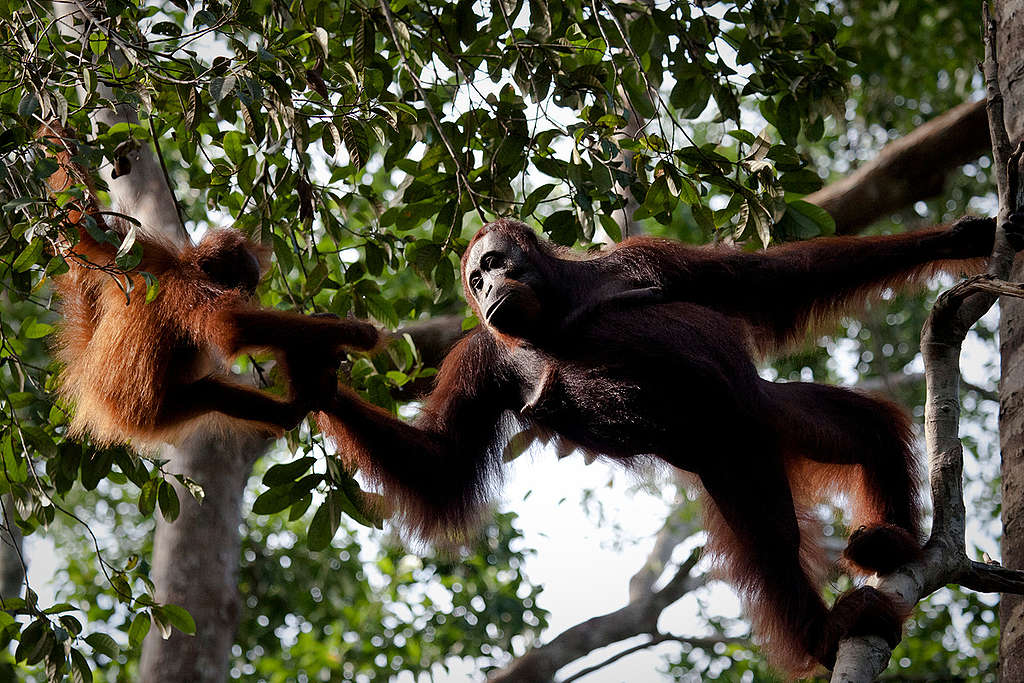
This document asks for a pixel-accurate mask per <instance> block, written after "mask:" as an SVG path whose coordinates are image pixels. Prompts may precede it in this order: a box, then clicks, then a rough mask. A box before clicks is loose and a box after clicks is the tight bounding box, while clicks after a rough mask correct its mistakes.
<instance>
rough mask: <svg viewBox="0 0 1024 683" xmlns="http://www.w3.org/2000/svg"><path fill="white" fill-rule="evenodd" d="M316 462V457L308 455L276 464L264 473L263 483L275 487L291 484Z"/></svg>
mask: <svg viewBox="0 0 1024 683" xmlns="http://www.w3.org/2000/svg"><path fill="white" fill-rule="evenodd" d="M315 462H316V458H314V457H312V456H306V457H304V458H299V459H298V460H295V461H293V462H289V463H284V464H280V465H274V466H273V467H271V468H270V469H269V470H267V473H266V474H264V475H263V485H264V486H269V487H273V486H282V485H284V484H291V483H292V482H294V481H295V480H296V479H298V478H299V475H302V474H305V472H306V470H308V469H309V468H310V467H312V466H313V463H315ZM282 509H283V508H282Z"/></svg>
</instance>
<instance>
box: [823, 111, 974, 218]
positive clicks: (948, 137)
mask: <svg viewBox="0 0 1024 683" xmlns="http://www.w3.org/2000/svg"><path fill="white" fill-rule="evenodd" d="M988 149H989V132H988V128H987V124H986V118H985V103H984V102H967V103H964V104H961V105H960V106H958V107H954V108H953V109H951V110H949V111H948V112H946V113H944V114H942V115H941V116H937V117H936V118H934V119H932V120H931V121H929V122H927V123H925V124H923V125H921V126H919V127H917V128H916V129H914V130H913V131H912V132H910V133H909V134H907V135H905V136H904V137H902V138H899V139H898V140H894V141H893V142H890V143H889V144H888V145H886V146H885V147H883V148H882V150H881V151H880V152H879V153H878V156H877V157H875V158H874V159H873V160H872V161H870V162H869V163H866V164H864V165H863V166H861V167H860V168H858V169H857V170H856V171H854V172H853V173H851V174H850V175H849V176H847V177H845V178H843V179H842V180H839V181H836V182H834V183H832V184H830V185H827V186H826V187H823V188H822V189H820V190H818V191H817V192H814V193H813V194H810V195H808V196H807V197H805V199H806V200H807V201H808V202H810V203H811V204H816V205H817V206H820V207H821V208H823V209H825V210H826V211H828V212H829V213H830V214H831V215H832V218H834V219H835V221H836V233H838V234H852V233H856V232H859V231H860V230H862V229H863V228H866V227H867V226H868V225H870V224H872V223H874V222H875V221H877V220H879V219H880V218H883V217H884V216H886V215H888V214H890V213H892V212H894V211H898V210H900V209H902V208H904V207H906V206H909V205H910V204H913V203H914V202H916V201H918V200H920V199H927V198H929V197H934V196H935V195H937V194H939V193H940V192H942V188H943V185H944V183H945V180H946V176H947V175H949V173H950V171H952V170H953V169H955V168H957V167H959V166H961V165H963V164H965V163H967V162H968V161H971V160H973V159H976V158H978V157H979V156H981V155H982V154H984V153H985V152H986V151H987V150H988Z"/></svg>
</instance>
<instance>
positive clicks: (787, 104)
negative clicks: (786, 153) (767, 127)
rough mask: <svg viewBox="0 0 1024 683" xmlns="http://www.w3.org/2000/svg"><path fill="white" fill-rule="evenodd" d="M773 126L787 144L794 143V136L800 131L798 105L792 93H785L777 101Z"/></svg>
mask: <svg viewBox="0 0 1024 683" xmlns="http://www.w3.org/2000/svg"><path fill="white" fill-rule="evenodd" d="M775 127H776V128H778V129H779V135H781V136H782V139H783V140H785V141H786V142H788V143H789V144H795V143H796V136H797V135H799V133H800V105H799V104H797V101H796V99H795V98H794V97H793V96H792V95H786V96H785V97H783V98H782V100H781V101H780V102H779V107H778V110H777V111H776V115H775Z"/></svg>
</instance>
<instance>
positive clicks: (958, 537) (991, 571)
mask: <svg viewBox="0 0 1024 683" xmlns="http://www.w3.org/2000/svg"><path fill="white" fill-rule="evenodd" d="M984 26H985V32H984V35H985V64H984V72H985V82H986V87H987V91H988V106H987V112H988V120H989V126H990V128H991V136H992V137H991V139H992V142H993V150H992V158H993V170H994V173H995V176H996V185H997V191H998V194H999V220H998V221H997V226H998V227H997V230H996V240H995V246H994V248H993V253H992V258H991V259H990V262H989V272H988V274H987V275H983V276H978V277H974V278H970V279H968V280H966V281H964V282H962V283H960V284H958V285H956V286H955V287H953V288H951V289H950V290H949V291H947V292H946V293H945V294H943V295H942V296H941V297H939V300H938V301H937V302H936V304H935V306H934V308H933V309H932V312H931V315H929V317H928V320H927V321H926V322H925V326H924V330H923V331H922V335H921V352H922V355H923V356H924V365H925V382H926V386H927V398H926V402H925V443H926V446H927V452H928V470H929V479H930V482H931V494H932V505H933V509H934V514H933V519H932V533H931V538H930V539H929V540H928V543H927V544H926V546H925V549H924V553H923V556H922V557H921V558H920V559H919V560H917V561H915V562H912V563H910V564H908V565H907V566H905V567H903V568H901V569H900V570H899V571H897V572H895V573H893V574H890V575H887V576H885V577H883V578H882V579H881V580H879V581H878V582H877V584H876V587H877V588H878V589H879V590H880V591H882V592H883V593H885V594H887V595H889V596H890V597H891V598H892V599H893V600H894V601H896V602H897V603H898V604H900V605H902V606H905V607H907V608H910V607H912V606H913V605H915V604H916V603H917V602H918V601H919V600H921V599H922V598H924V597H926V596H927V595H929V594H930V593H931V592H932V591H934V590H937V589H938V588H940V587H941V586H944V585H946V584H947V583H954V582H959V583H962V584H963V585H965V586H968V587H971V588H976V589H982V590H998V591H1002V592H1014V593H1017V592H1021V591H1022V590H1024V572H1017V571H1012V570H1008V569H1003V568H1002V567H998V566H996V565H990V564H983V563H978V562H972V561H970V560H969V558H968V557H967V553H966V547H965V539H964V534H965V529H966V510H965V508H964V498H963V446H962V445H961V442H960V438H959V428H960V402H959V397H958V391H959V381H960V353H961V348H962V345H963V340H964V337H965V336H966V335H967V332H968V330H969V329H970V328H971V326H973V325H974V324H975V323H976V322H977V321H978V319H979V318H980V317H981V316H982V315H984V313H985V312H986V311H987V310H988V309H989V308H990V307H991V305H992V304H993V303H994V302H995V300H996V297H997V296H999V295H1003V296H1014V297H1024V286H1021V285H1018V284H1013V283H1008V282H1004V281H1003V278H1006V277H1008V276H1009V274H1010V270H1011V267H1012V265H1013V256H1014V251H1013V249H1012V248H1011V247H1010V246H1009V244H1007V242H1006V238H1005V235H1004V234H1003V230H1002V226H1003V225H1004V224H1005V222H1006V219H1007V217H1008V216H1009V214H1010V213H1011V212H1012V211H1013V210H1014V209H1015V207H1016V205H1017V189H1018V188H1017V185H1018V179H1019V171H1018V164H1019V162H1020V157H1021V152H1020V149H1018V151H1016V152H1012V153H1011V146H1010V140H1009V137H1008V136H1007V134H1006V129H1005V127H1004V123H1003V106H1002V103H1003V98H1002V94H1001V92H1000V90H999V63H998V60H997V58H996V51H995V48H996V42H995V23H994V22H993V21H992V19H991V17H990V16H989V12H988V5H987V4H986V5H985V6H984ZM889 655H890V652H889V647H888V645H887V644H886V643H885V642H884V641H883V640H882V639H881V638H877V637H874V636H862V637H857V638H848V639H846V640H844V641H842V642H841V643H840V646H839V654H838V656H837V659H836V666H835V668H834V670H833V676H832V680H833V681H850V682H862V681H863V682H865V683H866V682H867V681H872V680H875V678H877V677H878V676H879V675H880V674H881V673H882V671H884V669H885V667H886V665H887V664H888V661H889Z"/></svg>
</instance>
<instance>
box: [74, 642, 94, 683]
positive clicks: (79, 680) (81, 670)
mask: <svg viewBox="0 0 1024 683" xmlns="http://www.w3.org/2000/svg"><path fill="white" fill-rule="evenodd" d="M71 680H72V681H74V683H92V670H91V669H89V662H88V661H87V660H86V658H85V655H83V654H82V653H81V652H79V651H78V650H77V649H75V648H71Z"/></svg>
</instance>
